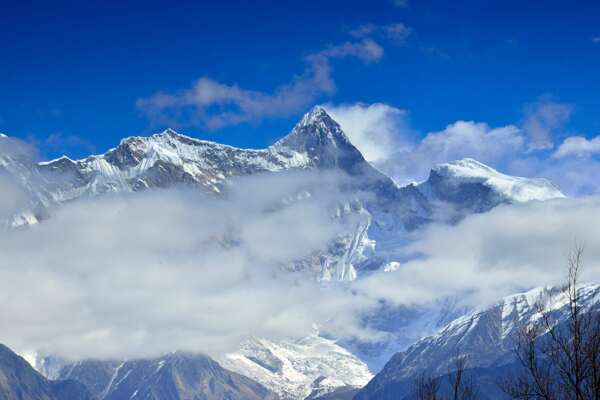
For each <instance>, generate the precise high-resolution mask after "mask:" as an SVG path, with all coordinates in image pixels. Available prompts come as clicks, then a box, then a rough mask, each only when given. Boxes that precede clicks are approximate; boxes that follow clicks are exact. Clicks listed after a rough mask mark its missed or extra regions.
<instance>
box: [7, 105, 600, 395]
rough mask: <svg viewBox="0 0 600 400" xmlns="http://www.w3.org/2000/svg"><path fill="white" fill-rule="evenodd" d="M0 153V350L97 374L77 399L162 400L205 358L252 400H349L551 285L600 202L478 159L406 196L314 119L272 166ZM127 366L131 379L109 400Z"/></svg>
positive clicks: (273, 149)
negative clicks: (334, 399) (166, 368)
mask: <svg viewBox="0 0 600 400" xmlns="http://www.w3.org/2000/svg"><path fill="white" fill-rule="evenodd" d="M0 146H1V147H0V149H1V150H2V151H1V152H0V171H1V173H0V188H2V191H3V193H5V195H4V196H3V197H2V199H0V217H2V221H3V225H4V227H5V228H4V229H3V230H2V231H1V232H0V239H1V240H0V264H1V265H2V266H3V268H2V269H1V270H0V324H1V325H2V326H3V327H4V328H3V331H2V335H1V336H0V342H3V343H7V344H10V345H11V346H12V347H13V348H15V349H16V350H17V351H18V352H20V353H21V354H24V355H27V356H28V357H29V359H31V360H32V363H34V364H35V365H36V367H38V368H39V369H40V370H41V371H44V372H45V373H46V374H47V375H48V376H52V377H61V378H72V377H73V371H75V369H73V366H75V365H85V366H86V368H90V369H89V371H97V368H100V369H101V370H103V371H105V373H103V374H102V375H103V376H104V377H105V380H107V382H104V381H103V382H102V383H100V382H92V383H90V382H87V383H86V384H87V385H88V388H90V387H91V389H92V391H93V390H96V392H97V393H96V395H98V394H101V398H106V399H113V398H114V399H120V398H125V397H126V395H127V396H132V395H133V393H142V392H143V391H146V392H147V393H155V394H154V395H156V393H157V392H156V391H155V390H159V391H160V390H164V387H165V386H161V385H168V383H165V382H163V381H160V382H159V381H157V380H156V379H158V378H156V377H151V376H150V375H149V372H148V371H150V370H152V371H153V368H155V366H157V365H163V364H160V363H162V362H163V361H165V360H168V362H169V363H170V362H173V363H174V365H177V366H179V365H183V364H185V368H184V367H182V368H184V370H179V369H178V368H179V367H175V366H174V367H173V369H172V370H171V371H173V372H172V374H184V375H185V376H188V375H187V374H188V373H191V372H189V371H191V370H196V369H197V368H196V366H197V365H200V364H202V367H198V368H199V369H201V370H203V371H204V368H205V367H207V365H208V366H210V368H212V369H211V370H214V369H215V368H217V367H216V366H213V364H211V363H213V361H210V360H209V359H208V358H202V357H205V356H200V355H198V354H205V355H208V356H211V357H213V358H214V359H216V360H218V361H219V362H220V363H221V364H222V365H223V366H224V367H226V368H228V369H229V370H233V371H236V373H238V374H241V375H246V376H247V377H249V378H251V379H253V380H255V381H257V382H258V383H257V385H259V386H255V383H253V382H250V381H244V380H243V379H242V378H235V379H238V380H240V381H239V382H242V383H240V384H239V385H242V384H243V385H245V386H244V388H245V389H243V390H242V393H250V392H252V393H253V394H252V396H256V398H267V397H268V396H269V395H271V394H272V393H275V394H277V395H279V396H280V397H282V398H288V397H289V398H298V399H299V398H304V397H307V396H309V395H311V393H312V395H313V397H315V396H317V395H321V394H326V393H330V392H332V391H335V390H337V389H340V388H345V389H344V390H346V389H347V390H354V389H356V388H359V387H361V386H363V385H365V384H366V383H367V382H368V381H369V380H370V379H371V377H372V376H373V374H374V373H377V372H379V370H380V369H381V368H382V367H383V365H384V364H385V363H386V362H387V361H388V359H389V358H390V357H391V356H392V355H393V354H394V353H396V352H398V351H403V350H406V349H407V348H408V346H409V345H411V344H412V343H413V342H414V341H416V340H418V339H421V338H422V337H424V336H426V335H431V334H434V333H435V332H436V331H437V330H438V329H439V328H441V327H443V326H445V325H446V324H447V323H449V322H451V321H452V320H453V319H454V318H457V317H461V316H462V315H464V314H465V313H467V312H470V311H471V310H473V309H477V308H480V307H485V306H488V305H491V304H494V302H495V301H497V300H498V299H499V298H502V297H503V296H507V295H510V294H513V293H516V292H519V291H522V290H528V289H531V288H534V287H537V286H545V285H554V284H558V283H559V282H561V278H562V272H563V270H562V262H563V259H564V257H563V256H564V253H565V252H566V251H567V250H568V247H567V246H565V244H568V243H571V242H572V241H573V240H574V238H578V237H579V238H585V239H586V240H589V241H595V240H600V228H598V227H597V226H596V224H594V223H593V220H592V219H590V218H589V215H595V214H596V213H598V211H599V210H598V208H599V207H600V201H598V199H596V198H594V197H588V198H581V199H572V198H566V197H565V195H564V194H563V193H562V192H561V191H560V190H559V189H558V188H557V187H556V186H554V185H553V184H552V183H551V182H550V181H548V180H546V179H543V178H524V177H515V176H510V175H506V174H503V173H501V172H498V171H496V170H495V169H493V168H491V167H489V166H486V165H484V164H482V163H480V162H478V161H477V160H474V159H471V158H465V159H461V160H456V161H453V162H449V163H440V164H436V165H431V167H430V172H429V174H428V177H427V179H426V180H424V181H422V182H421V183H417V184H408V185H406V186H400V185H398V184H396V183H395V182H394V181H393V180H392V179H391V178H389V177H388V176H386V175H385V174H384V173H382V172H381V171H380V170H379V169H378V168H376V167H374V166H373V165H372V164H370V163H369V162H368V161H367V160H366V159H365V158H364V157H363V155H362V154H361V152H360V150H359V149H358V148H357V147H355V145H354V144H353V143H352V141H351V140H350V139H349V138H348V136H347V135H346V134H345V133H344V131H343V130H342V128H341V127H340V125H339V124H337V122H336V121H334V120H333V119H332V118H331V117H330V116H329V114H328V113H327V112H326V111H325V109H323V108H321V107H316V108H314V109H313V110H311V111H310V112H309V113H307V114H306V115H305V116H304V117H303V118H302V119H301V120H300V122H298V124H297V125H296V126H295V127H294V128H293V129H292V131H291V132H290V133H289V134H288V135H287V136H285V137H283V138H282V139H280V140H279V141H277V142H276V143H275V144H273V145H272V146H270V147H268V148H266V149H238V148H234V147H231V146H227V145H222V144H218V143H214V142H208V141H203V140H198V139H194V138H192V137H189V136H185V135H182V134H179V133H177V132H175V131H173V130H166V131H164V132H161V133H157V134H155V135H151V136H148V137H129V138H125V139H123V140H122V141H121V142H120V143H119V145H118V146H117V147H115V148H113V149H110V150H108V151H107V152H106V153H104V154H99V155H93V156H89V157H86V158H84V159H81V160H71V159H70V158H68V157H61V158H58V159H56V160H51V161H43V162H40V161H38V160H37V158H36V153H35V150H33V149H32V148H30V147H29V146H27V145H26V144H24V143H22V142H20V141H18V140H16V139H13V138H10V137H2V138H0ZM558 226H560V227H564V226H568V227H570V228H571V230H569V231H565V230H564V229H553V227H558ZM586 257H588V259H589V260H590V268H589V269H587V270H586V274H588V275H587V276H586V278H588V279H593V278H594V277H595V276H597V273H598V270H597V267H596V265H599V264H598V263H596V261H597V260H600V253H598V252H597V251H596V250H595V249H590V251H589V252H588V253H587V254H586ZM22 293H27V296H22V295H21V294H22ZM420 343H422V342H420ZM173 351H181V352H182V353H180V354H181V356H180V357H176V356H173V357H172V358H169V357H168V356H165V354H169V353H171V352H173ZM47 356H52V357H51V358H46V357H47ZM141 359H146V360H152V361H139V360H141ZM51 360H54V361H51ZM81 360H85V361H83V364H73V362H78V361H81ZM51 362H54V363H55V365H54V367H52V366H51V365H50V364H51ZM96 362H97V363H100V364H94V363H96ZM165 362H166V361H165ZM181 363H183V364H181ZM198 363H200V364H198ZM155 364H156V365H155ZM188 364H189V365H188ZM98 365H100V367H98ZM120 365H124V366H127V368H130V369H131V371H135V372H131V374H139V375H135V376H138V378H139V379H138V380H136V381H135V382H133V381H131V382H128V383H127V387H126V388H118V387H112V388H111V385H113V386H114V384H115V382H119V383H120V382H121V380H120V379H117V380H116V381H114V378H116V377H117V376H119V374H120V373H124V371H125V370H124V369H123V368H125V367H124V366H121V367H119V366H120ZM117 368H119V371H120V372H118V371H117ZM157 368H158V367H157ZM188 368H192V369H191V370H188ZM195 368H196V369H195ZM207 368H208V367H207ZM218 368H221V367H218ZM386 368H388V367H386ZM68 371H71V372H68ZM80 371H82V373H81V374H80V375H78V376H79V378H78V379H80V380H81V379H84V380H87V379H88V378H85V377H86V376H89V374H90V373H93V372H85V371H88V370H87V369H86V370H83V369H80ZM144 371H145V372H144ZM182 371H188V372H182ZM219 373H220V372H219ZM172 374H171V375H169V376H171V377H172V376H174V375H172ZM200 375H202V374H200ZM194 376H196V375H194ZM202 376H204V375H202ZM236 376H237V375H236ZM111 377H112V378H111ZM133 377H134V375H131V377H130V378H129V379H134V378H133ZM111 379H112V380H113V383H112V384H110V383H109V381H111ZM122 379H123V382H125V378H124V377H123V378H122ZM136 379H137V378H136ZM165 379H166V378H165ZM169 379H172V378H169ZM194 379H196V378H194ZM211 379H212V378H211ZM244 379H246V378H244ZM161 382H162V383H161ZM190 382H191V381H190ZM194 382H196V381H195V380H194ZM239 382H238V383H239ZM123 384H124V383H123ZM157 385H158V386H157ZM190 385H191V386H186V385H183V386H181V385H179V384H177V385H176V386H177V390H179V391H181V393H196V392H197V391H199V390H201V389H200V387H199V386H198V387H197V386H194V385H195V384H194V383H190ZM227 385H229V384H227ZM227 385H226V386H224V387H221V388H220V389H218V390H217V389H214V390H217V391H214V390H213V392H211V393H213V394H215V393H221V392H219V391H223V390H224V391H227V390H230V386H227ZM239 385H238V384H236V385H234V386H236V387H237V388H238V389H239V387H240V386H239ZM100 387H102V389H98V388H100ZM154 387H159V389H153V388H154ZM94 388H96V389H94ZM120 390H123V392H122V393H121V392H120ZM202 390H203V389H202ZM231 390H233V389H231ZM236 390H237V389H236ZM246 390H247V391H248V392H244V391H246ZM111 393H114V395H113V394H111ZM117 393H121V394H119V395H118V396H117ZM111 396H112V397H111ZM115 396H116V397H115ZM119 396H120V397H119ZM123 396H125V397H123ZM156 396H158V395H156ZM217 396H218V395H217ZM243 396H247V395H244V394H242V397H241V398H249V397H243ZM156 398H166V397H161V396H158V397H156ZM173 398H176V397H173ZM216 398H219V397H216ZM253 398H254V397H253Z"/></svg>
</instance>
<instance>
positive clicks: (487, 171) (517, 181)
mask: <svg viewBox="0 0 600 400" xmlns="http://www.w3.org/2000/svg"><path fill="white" fill-rule="evenodd" d="M432 173H434V174H437V175H439V176H443V177H447V178H452V179H453V180H454V181H455V182H456V183H481V184H483V185H485V186H487V187H489V188H491V189H494V190H496V191H497V192H498V193H499V194H501V195H504V196H506V197H507V198H510V199H511V200H513V201H516V202H526V201H531V200H550V199H555V198H564V197H565V195H564V194H563V193H561V192H560V190H559V189H558V188H557V187H556V186H554V185H553V184H552V182H550V181H549V180H547V179H545V178H524V177H519V176H511V175H506V174H503V173H501V172H498V171H497V170H495V169H493V168H491V167H489V166H487V165H484V164H482V163H480V162H479V161H476V160H474V159H472V158H464V159H462V160H457V161H454V162H451V163H443V164H438V165H436V166H435V167H433V168H432Z"/></svg>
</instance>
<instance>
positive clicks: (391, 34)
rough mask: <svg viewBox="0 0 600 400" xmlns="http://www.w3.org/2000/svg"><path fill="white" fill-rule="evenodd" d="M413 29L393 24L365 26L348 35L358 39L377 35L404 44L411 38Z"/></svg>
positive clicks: (351, 31)
mask: <svg viewBox="0 0 600 400" xmlns="http://www.w3.org/2000/svg"><path fill="white" fill-rule="evenodd" d="M411 32H412V29H411V28H409V27H408V26H406V25H405V24H403V23H400V22H398V23H393V24H388V25H375V24H365V25H360V26H358V27H357V28H354V29H351V30H350V31H349V32H348V33H349V34H350V35H352V36H354V37H356V38H363V37H366V36H371V35H376V36H380V37H383V38H386V39H389V40H392V41H394V42H396V43H404V42H405V41H406V39H407V38H408V37H409V36H410V34H411Z"/></svg>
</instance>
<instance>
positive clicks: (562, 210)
mask: <svg viewBox="0 0 600 400" xmlns="http://www.w3.org/2000/svg"><path fill="white" fill-rule="evenodd" d="M599 212H600V198H599V197H588V198H584V199H561V200H552V201H547V202H530V203H525V204H519V205H511V206H500V207H498V208H496V209H494V210H492V211H490V212H488V213H486V214H479V215H472V216H469V217H467V218H466V219H464V220H463V221H462V222H460V223H459V224H458V225H456V226H450V225H433V226H430V227H429V228H428V229H426V230H425V231H424V232H422V233H420V234H419V238H418V239H417V240H416V241H415V242H414V243H412V244H411V245H409V246H408V247H407V248H406V251H407V252H409V253H413V254H419V255H420V256H419V257H417V258H415V259H413V260H412V261H409V262H406V263H404V264H402V265H401V266H400V268H398V269H397V270H396V271H394V272H389V273H384V274H373V275H370V276H368V277H366V278H365V279H363V280H362V281H359V282H357V287H356V288H355V290H357V291H358V292H360V293H362V294H363V295H365V296H374V297H375V298H378V299H381V300H383V301H386V302H390V303H392V304H425V305H427V304H431V303H432V302H435V301H437V300H441V299H444V298H446V297H452V296H459V299H461V301H462V302H463V304H466V305H469V306H485V305H487V304H489V303H491V302H494V301H496V300H498V299H500V298H501V297H503V296H506V295H509V294H512V293H516V292H519V291H522V290H528V289H530V288H533V287H538V286H545V285H558V284H562V282H564V279H565V277H566V273H567V271H566V257H567V255H568V252H569V251H570V250H571V248H572V246H573V245H575V244H576V243H577V242H584V243H587V246H586V249H585V264H586V266H585V270H584V276H583V280H584V281H594V280H596V279H597V277H598V275H599V274H600V249H599V248H598V246H596V245H595V244H596V243H600V226H598V224H597V223H596V222H597V221H596V220H595V219H594V218H590V216H593V215H598V213H599ZM452 238H460V239H459V240H453V239H452Z"/></svg>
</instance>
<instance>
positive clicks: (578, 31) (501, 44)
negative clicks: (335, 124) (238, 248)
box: [0, 0, 600, 157]
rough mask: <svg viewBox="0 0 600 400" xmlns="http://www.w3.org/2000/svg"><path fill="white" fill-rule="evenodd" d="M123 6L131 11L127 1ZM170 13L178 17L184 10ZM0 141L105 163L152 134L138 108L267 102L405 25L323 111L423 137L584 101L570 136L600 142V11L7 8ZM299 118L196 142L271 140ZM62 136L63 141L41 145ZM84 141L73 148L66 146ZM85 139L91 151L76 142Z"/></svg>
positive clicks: (383, 5)
mask: <svg viewBox="0 0 600 400" xmlns="http://www.w3.org/2000/svg"><path fill="white" fill-rule="evenodd" d="M121 3H127V4H121ZM175 4H176V5H175ZM0 6H1V9H0V15H1V18H0V51H1V54H2V56H1V58H0V132H4V133H7V134H9V135H12V136H17V137H21V138H26V139H28V140H34V141H38V142H40V143H42V147H43V148H44V149H45V153H46V154H45V155H46V156H55V155H56V154H58V153H62V152H66V153H68V154H69V155H71V156H73V157H79V156H83V155H85V154H86V153H88V152H90V151H96V152H103V151H105V150H106V149H107V148H109V147H112V146H114V145H115V144H116V143H117V142H118V140H119V139H120V138H122V137H124V136H131V135H137V134H148V133H151V132H154V131H159V130H162V128H164V126H152V125H151V124H150V122H149V120H148V119H147V118H146V117H145V116H144V115H142V114H140V112H139V111H138V110H137V109H136V106H135V102H136V99H138V98H140V97H147V96H150V95H152V94H153V93H155V92H157V91H176V90H178V89H182V88H185V87H189V85H190V83H191V82H192V81H194V80H195V79H197V78H199V77H201V76H208V77H211V78H212V79H215V80H218V81H221V82H223V83H230V84H232V83H235V84H238V85H240V86H241V87H243V88H247V89H254V90H260V91H265V92H270V91H272V90H273V89H274V88H276V87H277V86H278V85H281V84H285V83H286V82H289V81H290V79H291V77H292V76H293V75H294V74H300V73H302V71H303V69H304V64H303V57H305V56H306V55H307V54H310V53H313V52H316V51H319V50H321V49H323V48H325V47H326V46H328V45H332V44H336V43H342V42H344V41H347V40H349V37H348V34H347V31H348V29H352V28H355V27H357V26H360V25H363V24H366V23H372V24H378V25H384V24H390V23H398V22H401V23H404V24H405V25H407V26H408V27H410V28H411V29H412V33H411V35H410V36H409V38H408V39H407V41H406V43H405V44H404V45H401V46H400V45H394V44H393V43H385V42H382V46H383V47H384V48H385V54H384V57H383V58H382V59H381V61H380V62H378V63H373V64H364V63H361V62H359V61H357V60H356V59H350V58H348V59H341V60H334V61H332V65H333V68H334V71H333V78H334V79H335V82H336V86H337V91H336V93H335V94H334V95H332V96H322V97H321V98H319V99H318V100H317V101H316V102H327V101H330V102H334V103H343V102H358V101H360V102H366V103H372V102H385V103H388V104H390V105H393V106H395V107H399V108H403V109H406V110H408V111H409V112H410V122H411V125H412V126H413V127H414V128H415V129H416V130H417V131H418V132H421V133H423V134H424V133H426V132H429V131H435V130H440V129H443V128H444V127H445V126H446V125H447V124H449V123H451V122H454V121H456V120H458V119H469V120H470V119H474V120H478V121H485V122H487V123H489V124H491V125H494V126H495V125H505V124H510V123H515V122H518V121H519V119H520V118H522V109H523V106H524V105H525V104H526V103H528V102H532V101H535V100H536V99H537V98H539V97H540V96H544V95H551V96H553V98H555V99H557V100H559V101H561V102H565V103H570V104H572V105H574V107H575V113H574V115H573V118H572V119H571V121H570V123H569V129H570V130H571V131H573V132H577V133H579V134H584V135H588V136H594V135H597V134H599V133H600V98H599V96H598V94H599V93H600V78H599V77H598V71H600V43H594V41H593V40H592V38H594V37H600V2H598V1H564V0H561V1H506V0H503V1H501V0H498V1H484V0H479V1H458V2H448V1H428V0H412V1H411V0H408V4H407V6H406V7H398V6H395V5H394V4H393V3H392V1H391V0H390V1H385V0H382V1H380V2H376V1H347V0H344V1H319V2H316V1H315V2H300V1H273V2H268V1H252V2H250V1H248V2H241V1H239V2H235V1H231V2H226V1H222V2H212V3H209V2H159V1H143V2H142V1H139V2H133V1H132V2H106V1H103V2H93V1H89V2H75V1H73V2H61V1H58V2H21V1H18V2H17V1H14V2H12V1H8V2H7V1H2V2H1V3H0ZM300 114H301V112H298V113H295V114H294V115H292V116H288V117H285V118H267V119H265V120H262V121H259V122H253V123H251V124H241V125H237V126H233V127H226V128H223V129H219V130H216V131H208V130H206V129H204V128H203V127H198V126H197V127H193V126H188V127H183V128H181V129H180V130H181V131H183V132H185V133H188V134H190V135H192V136H197V137H202V138H208V139H214V140H218V141H220V142H224V143H229V144H233V145H238V146H251V147H261V146H264V145H267V144H270V143H271V142H272V141H273V140H274V139H276V138H277V137H278V136H280V135H282V134H284V133H285V132H286V131H287V130H289V128H290V127H291V126H292V125H293V124H294V122H295V120H296V119H297V118H298V117H299V116H300ZM57 134H60V135H61V137H62V138H63V140H62V141H61V140H54V141H51V142H52V143H45V144H44V143H43V142H44V141H45V140H46V139H47V138H48V137H49V136H51V135H54V137H56V135H57ZM68 137H76V138H78V139H76V140H75V139H71V140H67V139H64V138H68ZM78 141H80V142H81V143H78Z"/></svg>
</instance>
